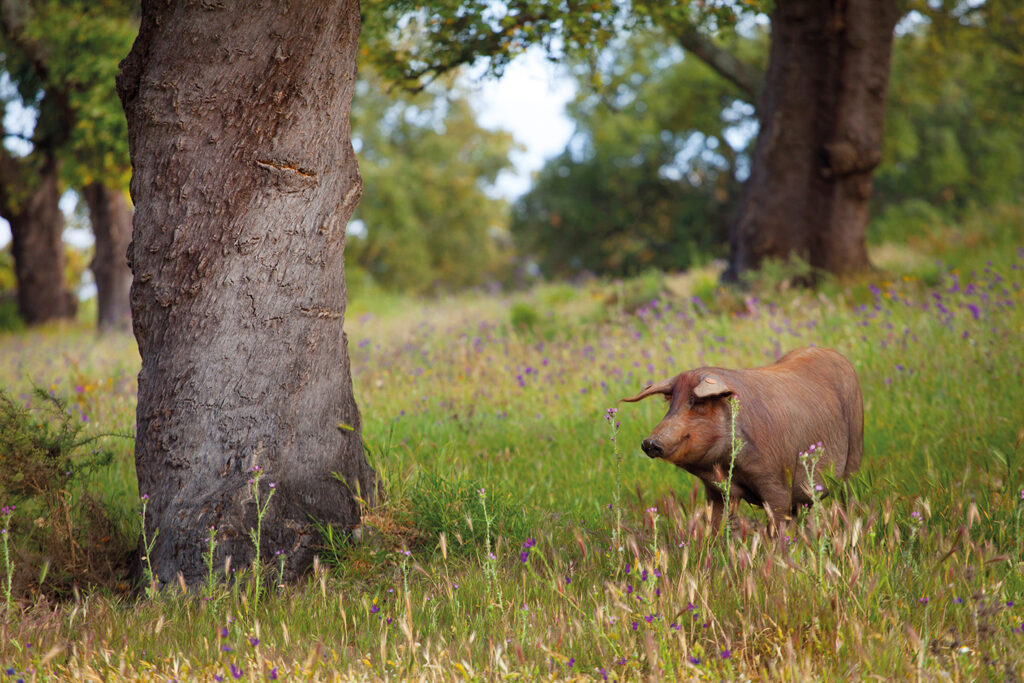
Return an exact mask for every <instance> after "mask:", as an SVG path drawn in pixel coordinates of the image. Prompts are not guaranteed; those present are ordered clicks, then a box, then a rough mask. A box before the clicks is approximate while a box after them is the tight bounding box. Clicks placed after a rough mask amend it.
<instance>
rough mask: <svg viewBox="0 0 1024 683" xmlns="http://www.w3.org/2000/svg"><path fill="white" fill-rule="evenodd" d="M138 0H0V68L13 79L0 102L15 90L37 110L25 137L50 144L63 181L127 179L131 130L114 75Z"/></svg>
mask: <svg viewBox="0 0 1024 683" xmlns="http://www.w3.org/2000/svg"><path fill="white" fill-rule="evenodd" d="M135 4H136V3H134V2H129V1H128V0H90V1H83V0H32V1H30V2H13V1H11V0H7V1H5V2H3V3H0V12H2V13H0V28H2V31H0V70H2V71H4V72H6V73H7V74H8V76H9V78H10V79H11V82H12V84H13V85H14V91H13V92H11V93H8V98H7V99H6V100H3V101H2V102H0V104H2V106H3V107H4V109H5V110H6V107H7V106H8V105H9V104H10V102H11V99H12V98H13V97H17V99H19V100H20V104H22V106H24V107H27V108H32V109H35V110H37V111H38V114H39V115H38V119H37V121H36V125H35V131H34V132H33V135H32V138H31V140H30V142H31V143H32V144H33V146H43V147H46V148H48V149H50V150H53V152H54V153H55V154H56V156H57V158H58V160H59V161H60V163H61V177H62V180H63V182H64V184H65V186H67V187H73V188H81V187H84V186H85V185H88V184H89V183H92V182H94V181H97V180H99V181H101V182H106V183H108V184H111V185H115V186H120V187H126V186H127V183H128V178H129V175H130V166H129V162H128V136H127V128H126V125H125V118H124V112H123V111H122V110H121V105H120V102H119V101H118V99H117V94H116V93H115V91H114V77H115V76H116V75H117V71H118V63H119V62H120V61H121V59H122V58H123V57H124V56H125V55H126V54H128V50H129V49H130V48H131V44H132V40H134V38H135V34H136V32H137V31H138V19H137V17H136V16H135ZM4 133H5V135H6V134H7V133H8V131H6V130H5V131H4Z"/></svg>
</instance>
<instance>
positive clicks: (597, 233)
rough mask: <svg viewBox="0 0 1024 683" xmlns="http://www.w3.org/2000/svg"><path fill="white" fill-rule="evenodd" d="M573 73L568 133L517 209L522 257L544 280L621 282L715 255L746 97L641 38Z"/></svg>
mask: <svg viewBox="0 0 1024 683" xmlns="http://www.w3.org/2000/svg"><path fill="white" fill-rule="evenodd" d="M748 42H749V43H751V45H749V46H748V49H749V50H753V49H756V48H757V44H758V43H759V41H756V40H750V41H748ZM575 71H576V76H577V80H578V82H579V92H580V95H579V97H578V98H577V100H576V102H575V103H573V104H572V105H571V106H570V107H569V110H570V115H571V116H572V118H573V120H574V122H575V123H576V126H577V130H576V134H575V136H574V137H573V139H572V141H571V142H570V144H569V146H568V148H567V149H566V150H565V151H564V152H563V153H562V154H561V155H559V156H558V157H556V158H555V159H552V160H551V161H550V162H549V163H548V164H547V165H546V166H545V167H544V169H543V170H542V171H541V172H540V174H539V176H538V177H537V179H536V181H535V183H534V187H533V189H532V190H531V191H530V192H529V193H527V194H526V195H525V196H524V197H523V198H522V199H521V200H520V201H519V202H517V204H516V206H515V208H514V219H513V224H512V227H513V232H514V234H515V236H516V238H517V241H519V242H520V244H521V246H522V247H523V249H524V251H526V252H527V253H528V254H530V255H531V256H532V257H534V258H535V259H537V261H538V262H539V264H540V265H541V266H542V268H543V270H544V271H545V272H546V273H547V274H551V275H571V274H573V273H575V272H579V271H581V270H588V271H592V272H598V273H609V274H616V275H626V274H633V273H636V272H638V271H640V270H643V269H646V268H651V267H657V268H664V269H673V268H683V267H686V266H688V265H692V264H693V263H694V262H696V261H700V260H703V259H707V258H710V257H712V256H720V255H722V254H723V252H724V246H725V243H726V234H727V218H728V209H729V208H730V207H731V206H732V205H733V204H734V198H735V194H736V192H737V190H738V185H739V183H738V180H737V172H738V170H739V167H741V166H742V165H743V164H744V163H748V160H747V159H746V155H745V150H746V147H747V144H748V143H749V140H750V128H751V126H752V125H753V121H752V120H751V118H750V117H751V115H752V114H753V107H752V106H751V105H750V104H749V103H745V102H744V101H743V99H742V98H743V95H744V93H743V92H742V91H741V90H740V88H738V87H737V86H736V85H735V84H733V83H731V82H729V81H726V80H725V79H722V78H720V77H719V76H718V75H716V74H715V73H714V72H713V71H712V70H711V69H710V68H708V66H707V65H706V64H705V63H703V62H701V61H699V60H697V59H694V58H693V57H692V56H685V57H684V55H683V53H682V51H681V50H679V49H678V48H673V46H672V44H671V42H670V41H669V40H668V39H667V38H666V37H663V36H652V35H651V34H646V33H636V34H634V35H633V36H632V37H631V38H630V39H629V40H628V41H624V42H622V43H621V44H619V45H617V46H615V47H614V48H609V49H607V50H606V51H605V52H604V53H603V55H602V56H601V58H599V59H596V60H591V61H590V62H584V63H579V64H577V67H576V70H575ZM668 93H674V96H667V94H668ZM734 145H735V147H734Z"/></svg>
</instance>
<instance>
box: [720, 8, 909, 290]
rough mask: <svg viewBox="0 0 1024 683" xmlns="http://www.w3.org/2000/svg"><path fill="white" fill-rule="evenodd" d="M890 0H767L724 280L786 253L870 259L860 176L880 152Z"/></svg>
mask: <svg viewBox="0 0 1024 683" xmlns="http://www.w3.org/2000/svg"><path fill="white" fill-rule="evenodd" d="M898 16H899V13H898V12H897V9H896V4H895V0H777V2H776V3H775V10H774V12H773V13H772V17H771V19H772V38H771V51H770V55H769V63H768V73H767V76H766V79H765V87H764V91H763V92H764V94H763V98H762V100H761V103H760V106H759V118H760V130H759V132H758V136H757V142H756V145H755V147H754V154H753V158H752V163H751V173H750V178H749V179H748V180H747V182H746V184H745V187H744V191H743V196H742V198H741V200H740V205H739V207H738V209H737V213H736V217H735V219H734V221H733V225H732V229H731V235H730V242H731V254H730V264H729V270H728V271H727V272H726V279H736V278H737V277H738V275H739V274H740V273H742V272H743V271H746V270H750V269H755V268H758V267H759V266H760V264H761V262H762V261H763V260H764V259H766V258H781V259H785V258H788V257H789V256H790V255H791V254H795V255H797V256H799V257H800V258H802V259H804V260H805V261H808V262H809V263H810V264H811V266H813V267H815V268H820V269H823V270H826V271H829V272H832V273H839V274H842V273H847V272H852V271H858V270H865V269H867V268H869V267H870V264H869V262H868V255H867V224H868V199H869V197H870V196H871V175H872V173H873V171H874V169H875V167H876V166H877V165H878V163H879V162H880V161H881V158H882V126H883V123H884V115H885V93H886V89H887V87H888V83H889V71H890V57H891V54H892V41H893V28H894V26H895V24H896V20H897V18H898Z"/></svg>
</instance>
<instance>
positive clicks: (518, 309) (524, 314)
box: [508, 301, 540, 332]
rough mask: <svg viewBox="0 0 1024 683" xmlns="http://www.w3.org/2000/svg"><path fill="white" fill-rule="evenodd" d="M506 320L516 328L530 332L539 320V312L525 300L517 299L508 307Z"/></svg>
mask: <svg viewBox="0 0 1024 683" xmlns="http://www.w3.org/2000/svg"><path fill="white" fill-rule="evenodd" d="M508 320H509V322H510V323H511V324H512V327H514V328H515V329H517V330H520V331H523V332H532V331H533V330H534V329H535V328H536V327H537V323H538V322H540V313H538V312H537V309H536V308H534V307H533V306H531V305H530V304H528V303H527V302H525V301H517V302H516V303H514V304H512V308H510V309H509V313H508Z"/></svg>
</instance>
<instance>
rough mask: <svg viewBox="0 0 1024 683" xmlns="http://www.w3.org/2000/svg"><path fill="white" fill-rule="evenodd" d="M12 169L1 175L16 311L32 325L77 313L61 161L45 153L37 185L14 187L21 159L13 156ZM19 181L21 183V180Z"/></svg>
mask: <svg viewBox="0 0 1024 683" xmlns="http://www.w3.org/2000/svg"><path fill="white" fill-rule="evenodd" d="M5 164H7V165H8V166H9V167H11V172H10V173H7V172H5V173H4V174H3V178H2V180H3V183H4V184H7V183H8V182H10V183H11V184H7V186H6V187H5V188H2V189H0V209H2V211H3V215H4V218H6V219H7V221H8V222H9V223H10V224H11V236H12V240H11V252H12V254H13V256H14V270H15V276H16V278H17V281H18V312H19V313H20V314H21V317H22V318H23V319H24V320H25V322H26V323H28V324H29V325H35V324H38V323H43V322H46V321H48V320H55V319H59V318H73V317H74V315H75V311H76V310H77V301H76V300H75V296H74V294H72V293H71V292H70V291H68V290H67V288H66V287H65V286H64V262H65V258H64V241H63V239H62V236H63V234H64V214H63V213H61V210H60V206H59V202H60V189H59V186H58V182H57V176H58V164H57V162H56V161H55V160H54V159H52V158H47V159H46V160H45V161H44V162H43V164H42V167H41V168H40V169H39V171H38V175H37V177H36V179H35V184H34V185H32V186H30V187H15V186H14V185H15V184H14V183H13V182H11V181H12V180H13V177H14V175H15V174H19V175H22V176H23V175H25V172H26V169H14V168H13V166H15V165H16V164H17V162H15V161H13V160H12V159H10V158H9V157H8V158H7V159H5ZM17 184H18V185H21V183H17Z"/></svg>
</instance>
